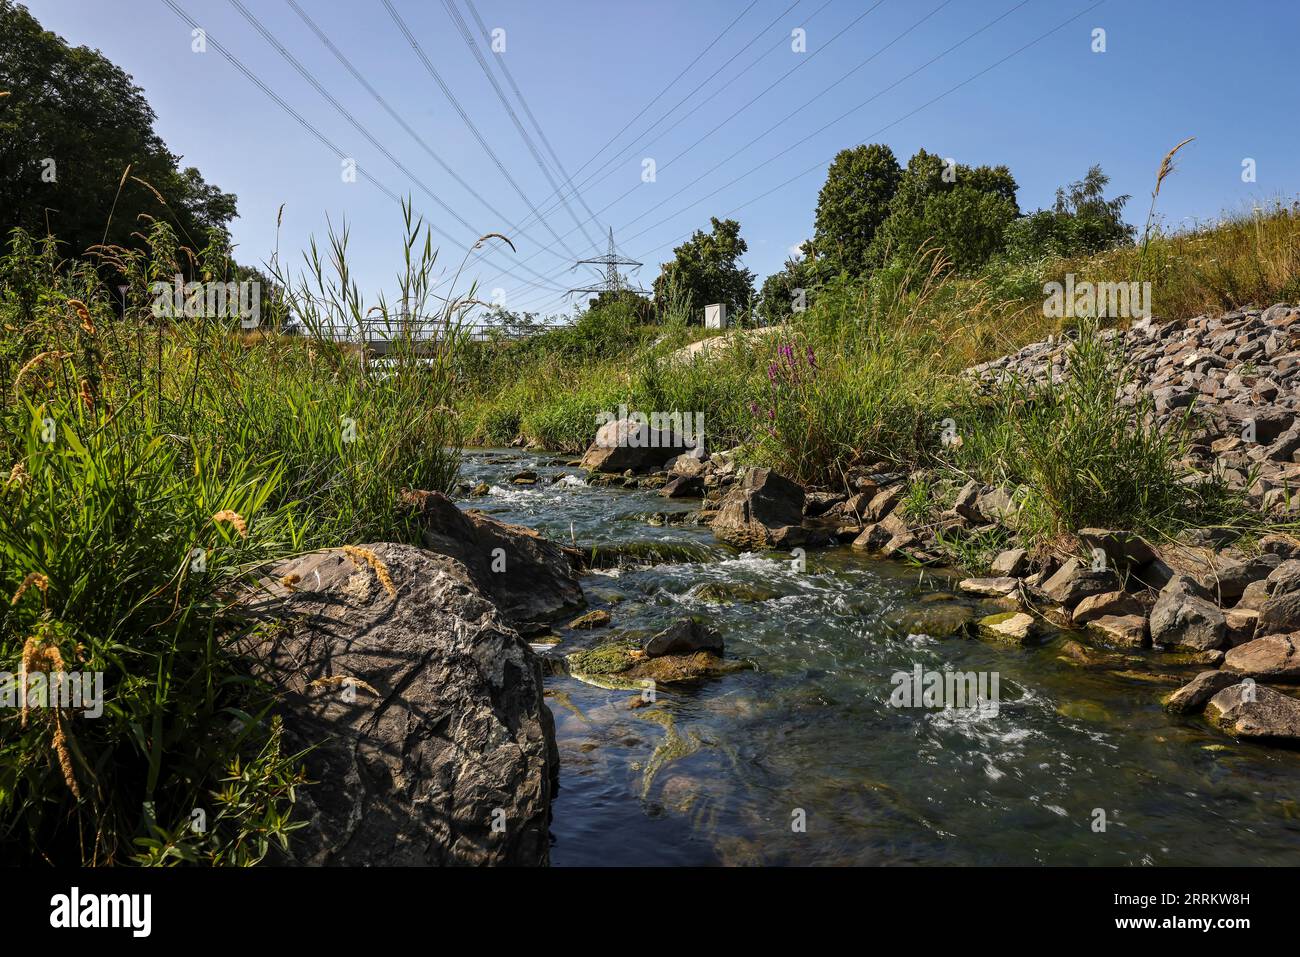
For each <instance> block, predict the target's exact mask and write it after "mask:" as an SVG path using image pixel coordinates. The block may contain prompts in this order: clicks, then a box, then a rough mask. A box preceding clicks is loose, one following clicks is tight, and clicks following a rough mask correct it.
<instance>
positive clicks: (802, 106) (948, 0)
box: [521, 0, 1030, 262]
mask: <svg viewBox="0 0 1300 957" xmlns="http://www.w3.org/2000/svg"><path fill="white" fill-rule="evenodd" d="M952 2H953V0H943V2H942V3H940V4H939V5H938V6H937V7H935V8H934V9H933V10H931V11H930V12H929V13H927V14H926V15H925V16H923V17H922V18H921V19H919V20H917V21H916V22H915V23H913V24H912V25H911V26H910V27H908V28H907V29H906V30H904V31H903V32H902V33H900V34H898V36H896V37H894V39H892V40H890V41H889V42H888V43H886V44H885V45H884V46H882V47H881V48H880V49H878V50H876V52H875V53H873V54H871V56H869V57H867V58H866V59H865V60H863V61H862V62H861V63H859V64H858V65H857V66H855V67H854V68H853V69H851V70H849V71H848V72H847V73H845V74H844V75H843V76H841V77H840V78H839V79H838V80H836V81H835V82H834V83H832V84H830V85H829V86H827V87H825V88H823V89H822V90H820V91H819V92H818V93H816V94H814V95H813V96H811V97H809V98H808V99H807V100H805V101H804V102H803V103H801V104H800V105H799V106H797V107H795V108H794V109H793V110H791V111H790V112H789V113H787V114H786V115H785V116H783V117H781V119H779V120H777V121H776V122H775V123H773V124H772V125H771V126H769V127H768V128H767V129H765V130H764V131H763V132H762V133H759V134H758V136H755V137H754V138H753V139H751V140H750V141H749V142H748V143H746V144H745V145H744V146H742V147H740V148H739V149H737V150H736V151H735V152H733V153H731V154H730V155H728V156H727V157H726V158H725V159H723V160H721V161H720V162H718V163H715V164H714V165H713V166H711V167H710V168H709V169H707V170H705V171H704V172H703V173H701V174H700V175H698V176H695V177H693V179H692V183H693V184H694V183H698V182H700V181H701V180H703V179H705V178H706V177H708V176H711V175H712V174H713V173H715V172H716V171H717V170H719V169H721V168H722V167H723V166H725V165H726V164H727V163H729V162H731V160H733V159H735V158H736V157H737V156H739V155H740V154H741V153H744V152H745V151H747V150H748V149H749V148H750V147H751V146H753V145H754V144H755V143H757V142H758V141H759V140H761V139H763V138H764V137H765V136H767V135H768V134H770V133H772V132H774V131H776V130H778V129H780V128H781V127H782V126H783V125H784V124H785V123H786V122H787V121H788V120H790V119H791V118H792V117H794V116H796V115H797V114H799V113H801V112H802V111H803V110H805V109H807V108H808V107H809V106H811V105H812V104H813V103H815V102H817V100H819V99H821V98H822V97H823V96H825V95H826V94H827V93H829V92H830V91H831V90H833V89H834V88H835V87H837V86H839V85H840V84H841V83H843V82H844V81H845V80H847V79H848V78H849V77H851V76H853V74H855V73H857V72H858V71H859V70H861V69H862V68H863V67H865V66H866V65H867V64H868V63H870V62H871V61H872V60H874V59H875V58H876V57H878V56H880V54H882V53H884V52H885V51H886V50H888V49H889V48H890V47H892V46H893V45H894V44H895V43H897V42H898V41H900V40H902V39H903V38H904V37H905V36H907V35H908V34H909V33H911V32H912V31H913V30H915V29H916V28H917V27H919V26H921V24H923V23H925V22H926V21H927V20H929V19H930V18H932V17H934V16H935V15H936V14H937V13H938V12H939V11H940V10H942V9H943V8H944V7H946V6H948V5H949V4H951V3H952ZM1029 2H1030V0H1023V2H1022V3H1021V4H1020V5H1019V6H1017V7H1013V8H1012V9H1011V10H1008V11H1007V12H1006V13H1004V14H1002V16H1001V17H998V18H997V19H996V20H993V21H991V22H990V23H987V24H985V25H984V26H983V27H981V28H980V29H979V30H977V31H975V33H972V34H971V35H970V36H968V37H966V39H965V40H962V41H961V43H958V44H955V45H954V46H951V47H949V48H948V49H947V50H945V51H944V52H943V53H940V54H939V55H938V56H936V57H934V58H933V59H931V60H930V61H928V62H927V63H925V64H923V65H922V66H921V67H918V68H917V70H914V71H913V72H912V73H910V74H908V75H907V76H905V77H903V78H902V79H900V80H898V81H897V82H895V83H894V84H893V85H892V86H889V87H886V88H885V89H884V90H881V91H879V92H877V93H876V94H874V95H873V96H872V97H870V98H869V99H867V100H865V101H863V102H862V103H859V104H858V105H857V106H855V107H854V108H853V110H850V111H849V113H852V112H855V111H856V110H860V109H862V107H864V106H866V105H867V104H868V103H870V102H872V100H875V99H877V98H879V97H880V96H882V95H883V94H884V93H886V92H888V91H889V90H890V89H893V87H894V86H898V85H899V84H900V83H902V82H903V81H904V80H907V79H909V78H910V77H912V76H914V75H915V74H916V73H917V72H919V71H920V70H921V69H924V68H925V67H926V66H929V65H930V64H931V63H934V62H935V61H936V60H939V59H941V58H942V57H944V56H947V55H948V54H949V53H951V52H952V51H953V50H955V49H957V47H958V46H961V45H962V43H966V42H967V41H968V40H971V39H973V38H974V37H976V36H978V35H979V34H980V33H982V32H983V31H984V30H987V29H988V28H989V27H991V26H993V25H994V24H995V23H997V22H998V21H999V20H1002V19H1004V18H1006V17H1008V16H1010V15H1011V14H1012V13H1014V12H1015V11H1016V10H1019V9H1020V7H1023V6H1025V4H1027V3H1029ZM750 102H751V103H752V102H753V101H752V100H751V101H750ZM748 105H749V104H746V106H748ZM744 108H745V107H741V109H742V110H743V109H744ZM737 113H739V111H737ZM737 113H733V114H731V116H729V117H727V119H725V120H723V121H722V122H721V123H719V124H718V125H717V126H715V127H714V128H713V129H712V130H710V131H709V132H708V133H706V134H705V135H704V136H702V137H700V138H699V139H698V140H696V141H695V142H694V143H692V144H691V145H690V146H688V147H687V148H686V149H684V150H682V151H681V152H680V153H678V154H677V155H676V156H674V157H673V158H672V159H671V160H669V161H668V162H667V163H665V164H664V166H665V167H666V166H668V165H670V164H671V163H674V162H676V161H677V160H679V159H681V158H682V157H683V156H685V155H686V154H687V153H689V152H691V150H693V149H695V147H697V146H699V145H700V143H702V142H704V140H706V139H708V138H709V136H711V135H713V134H714V133H716V132H717V131H718V130H720V129H722V127H724V126H726V125H727V123H729V122H730V121H731V120H733V119H735V117H736V115H737ZM849 113H845V114H843V115H842V116H840V117H839V118H838V119H836V120H832V121H831V123H832V124H833V123H837V122H839V120H840V119H843V118H844V117H845V116H848V115H849ZM827 125H831V124H827ZM825 129H826V127H825V126H823V127H822V128H821V129H820V130H817V131H816V133H813V134H811V135H813V136H815V135H817V133H820V132H822V130H825ZM804 139H807V137H804ZM795 145H796V146H797V145H798V143H797V142H796V143H795ZM791 148H793V147H791ZM787 152H788V150H787ZM780 155H781V154H779V153H778V154H777V156H774V157H772V159H777V158H778V157H779V156H780ZM769 162H770V160H769ZM634 190H635V187H633V189H631V190H628V191H627V192H626V193H624V194H623V195H622V196H620V197H619V198H618V199H616V200H615V201H614V202H615V203H617V202H621V201H622V200H624V199H626V198H627V197H628V196H629V195H631V193H632V192H633V191H634ZM685 190H686V187H682V189H679V190H678V191H677V192H675V193H673V194H672V196H677V195H680V194H681V193H683V192H685ZM668 198H671V197H668ZM611 205H612V204H611ZM660 205H662V204H660ZM606 208H608V207H606ZM653 210H654V207H652V208H651V209H647V210H646V211H645V212H643V213H641V214H640V215H639V216H636V217H634V218H633V219H630V220H628V221H627V223H626V224H625V225H624V227H623V228H624V229H626V228H627V227H628V226H631V225H632V224H633V223H635V222H638V221H639V220H642V219H644V218H645V217H647V216H649V215H650V213H651V212H653ZM601 212H604V210H601ZM637 235H641V234H640V233H638V234H637ZM521 261H524V262H526V261H527V260H526V259H525V260H521Z"/></svg>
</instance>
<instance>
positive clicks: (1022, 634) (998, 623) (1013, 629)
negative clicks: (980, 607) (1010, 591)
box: [979, 611, 1039, 645]
mask: <svg viewBox="0 0 1300 957" xmlns="http://www.w3.org/2000/svg"><path fill="white" fill-rule="evenodd" d="M979 633H980V636H981V637H984V638H991V639H993V640H994V641H1005V642H1010V643H1011V644H1016V645H1024V644H1028V643H1029V642H1031V641H1033V640H1034V639H1035V638H1037V637H1038V636H1039V627H1038V622H1037V620H1036V619H1035V618H1034V616H1033V615H1029V614H1026V613H1025V612H1023V611H1008V612H1003V613H1002V614H998V615H989V616H987V617H986V618H981V619H980V620H979Z"/></svg>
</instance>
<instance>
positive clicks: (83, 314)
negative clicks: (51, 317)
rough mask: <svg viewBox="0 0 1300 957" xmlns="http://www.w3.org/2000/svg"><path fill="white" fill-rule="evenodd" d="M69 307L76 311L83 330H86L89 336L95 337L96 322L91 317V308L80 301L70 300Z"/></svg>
mask: <svg viewBox="0 0 1300 957" xmlns="http://www.w3.org/2000/svg"><path fill="white" fill-rule="evenodd" d="M68 305H69V306H71V307H72V308H73V309H74V310H75V311H76V313H77V318H78V319H80V320H81V328H82V329H83V330H85V332H86V334H87V335H90V336H93V335H94V334H95V320H93V319H92V318H91V317H90V307H89V306H87V305H86V304H85V303H84V302H82V301H81V300H80V299H69V300H68Z"/></svg>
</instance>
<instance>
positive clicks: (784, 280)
mask: <svg viewBox="0 0 1300 957" xmlns="http://www.w3.org/2000/svg"><path fill="white" fill-rule="evenodd" d="M810 246H811V244H810V243H805V244H804V245H803V247H802V250H803V252H804V253H805V255H803V256H799V257H797V258H796V257H793V256H792V257H790V258H789V259H787V260H786V261H785V266H784V267H783V268H782V269H781V271H780V272H774V273H772V275H770V276H768V277H767V278H766V279H764V280H763V288H762V289H761V290H760V291H759V294H758V306H757V311H758V317H759V319H760V320H761V321H762V323H763V325H766V326H774V325H778V324H780V323H783V322H785V321H787V320H788V319H789V318H790V317H791V316H792V315H794V313H795V312H796V311H799V310H801V309H804V308H807V307H808V306H811V305H812V304H813V301H814V300H815V299H816V296H817V286H818V285H819V284H820V282H821V271H822V269H823V268H826V267H825V264H824V263H823V262H822V261H821V260H819V259H817V258H815V256H814V255H812V254H811V252H810V250H809V247H810Z"/></svg>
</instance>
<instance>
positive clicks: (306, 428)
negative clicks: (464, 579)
mask: <svg viewBox="0 0 1300 957" xmlns="http://www.w3.org/2000/svg"><path fill="white" fill-rule="evenodd" d="M407 234H408V247H409V248H410V249H411V250H412V251H413V255H412V256H411V257H408V269H407V275H406V285H405V287H404V288H408V289H410V290H412V291H413V292H415V293H419V292H420V291H421V290H423V289H427V288H428V285H429V284H428V282H427V280H428V277H429V274H430V273H431V271H432V269H433V266H434V263H433V254H432V252H431V251H430V247H429V246H428V244H427V235H426V234H425V233H424V232H423V231H422V230H421V228H420V226H419V224H414V223H410V222H408V230H407ZM55 248H56V247H55V245H54V243H53V242H48V243H46V244H44V245H37V244H34V243H33V242H32V241H31V240H30V239H29V238H28V237H26V236H25V235H24V234H21V233H17V232H16V233H15V234H14V235H13V236H12V238H11V243H10V246H9V249H8V251H7V254H6V255H5V256H4V258H3V261H0V322H3V326H4V330H5V334H4V338H3V347H2V349H3V352H2V353H0V371H2V372H3V378H4V386H5V388H4V396H3V399H2V400H0V403H2V404H0V461H3V463H4V473H3V475H0V484H2V486H3V487H2V488H0V496H2V497H3V499H4V502H3V508H0V589H2V590H3V592H4V594H5V601H4V602H3V604H2V605H0V656H2V658H3V665H2V667H3V670H5V671H8V672H10V673H12V674H15V675H16V674H18V673H19V672H20V671H22V670H25V671H27V672H29V673H31V672H38V671H44V672H54V671H64V670H66V671H78V672H98V673H101V674H102V680H103V701H104V707H103V714H102V715H101V716H98V717H88V716H86V715H85V714H83V713H82V710H81V709H72V708H59V707H33V708H31V709H28V708H22V709H14V708H6V709H4V710H3V711H2V712H0V857H2V858H3V859H4V860H6V861H7V862H27V861H46V862H50V863H63V864H67V863H73V864H75V863H86V864H109V863H128V862H138V863H177V862H204V863H214V864H248V863H254V862H256V861H258V860H261V859H262V858H263V857H264V855H266V854H267V853H268V850H270V849H271V848H273V847H274V846H275V844H276V843H278V842H283V841H285V840H287V839H288V838H289V833H290V831H291V830H292V829H293V827H294V826H295V825H294V824H293V823H292V820H291V810H292V804H293V797H294V790H295V788H297V787H299V786H301V785H302V783H303V781H302V778H301V774H300V771H299V770H298V761H297V760H296V758H295V755H292V754H287V753H285V752H284V749H283V748H282V747H281V743H280V737H279V733H278V728H277V725H276V723H275V722H274V721H273V720H270V719H269V718H268V716H267V707H268V705H269V701H268V700H267V697H266V695H265V694H264V693H263V690H262V689H261V688H260V687H259V686H258V685H257V684H256V683H255V682H253V681H251V680H250V679H249V678H248V677H247V676H246V675H245V673H244V671H243V669H242V668H241V666H240V664H239V662H237V661H235V660H233V659H231V658H230V657H229V656H228V655H227V653H226V650H225V649H226V646H227V643H228V642H229V641H230V640H231V639H232V638H234V637H237V636H238V635H239V634H240V633H241V630H242V629H243V628H245V627H246V626H245V624H244V623H243V622H242V621H241V620H240V619H239V617H238V616H237V615H236V614H235V613H234V611H233V610H232V604H233V601H234V599H235V597H236V596H237V594H238V593H239V592H240V591H241V589H243V588H245V587H247V586H248V585H249V584H250V583H251V582H252V581H253V580H254V579H255V578H256V576H257V575H258V574H259V573H261V572H263V571H264V570H265V568H266V567H267V565H268V563H270V562H271V561H273V560H275V559H277V558H279V557H281V556H285V555H289V554H293V553H296V552H300V551H303V550H305V549H311V548H315V547H320V546H327V545H341V544H346V543H354V542H359V541H365V540H371V539H388V540H401V539H402V538H403V537H404V536H406V535H407V529H406V527H405V526H406V519H405V516H404V513H403V510H402V505H401V490H402V489H404V488H422V489H444V490H445V489H448V488H450V486H451V485H452V483H453V480H454V477H455V474H456V471H457V468H458V453H457V449H458V446H459V442H460V434H459V427H458V425H457V420H456V418H455V416H454V415H453V414H451V412H450V411H449V410H450V405H451V399H452V391H453V387H454V374H453V369H452V366H453V363H454V349H450V348H449V349H447V350H444V352H443V353H442V354H441V355H440V356H439V357H438V358H436V359H434V360H433V361H431V362H424V361H421V360H420V359H419V358H417V357H415V356H412V355H411V354H410V353H409V352H404V351H402V350H400V349H399V350H398V352H397V354H396V355H395V356H394V358H393V360H392V362H391V363H390V364H389V365H388V366H387V367H386V368H384V369H383V370H378V369H375V368H373V367H367V366H366V365H364V364H362V363H360V362H358V361H357V360H356V357H355V356H354V355H350V354H348V353H347V352H346V351H345V350H343V349H341V348H340V347H339V346H337V345H333V344H330V343H327V342H321V341H313V340H312V339H311V338H310V337H303V336H289V335H283V334H281V333H280V332H278V331H277V329H278V328H279V327H280V325H281V322H282V320H283V319H284V318H285V315H286V313H287V312H288V311H290V310H291V311H292V312H293V314H295V315H297V316H299V317H301V318H302V320H303V321H305V322H307V323H308V324H309V325H310V324H318V323H320V322H323V321H325V320H326V318H327V317H338V316H356V315H365V314H367V312H368V308H367V305H366V304H365V303H364V302H361V301H360V300H359V299H358V297H357V294H356V292H355V291H354V290H353V289H352V288H351V287H350V284H349V282H348V276H347V267H346V242H345V240H344V239H343V238H338V237H332V238H331V243H330V245H329V248H328V253H327V255H326V258H325V260H324V261H323V262H322V261H321V260H320V259H318V258H315V257H314V253H313V255H312V257H310V258H309V259H308V262H307V266H306V269H305V270H304V272H303V273H302V274H301V275H300V276H299V277H298V278H297V279H294V280H292V281H291V280H290V279H289V277H288V276H285V277H283V282H284V284H285V290H284V294H283V295H282V296H281V297H280V298H279V299H277V300H275V301H270V302H263V312H262V322H261V326H260V328H259V329H258V330H257V331H256V332H252V333H246V332H243V331H241V330H240V329H239V326H238V323H231V322H229V321H225V322H220V321H216V320H214V319H211V318H208V319H204V318H187V317H185V316H184V315H175V316H167V315H158V314H156V311H157V310H156V309H155V308H154V307H155V305H156V299H157V297H156V296H155V294H154V293H153V291H151V284H152V283H153V282H155V281H164V282H170V280H171V277H172V276H173V275H175V274H176V273H178V272H182V271H183V272H185V273H186V275H190V276H195V277H197V278H200V279H207V280H220V279H222V278H224V277H225V276H226V275H227V272H228V269H229V267H230V264H229V262H228V260H227V259H226V257H225V255H224V253H223V251H222V250H220V249H219V248H214V247H212V246H209V247H208V248H207V249H202V250H195V249H187V248H185V247H183V246H181V245H180V244H179V243H178V242H177V240H176V239H175V237H174V236H173V234H172V232H171V230H170V229H169V228H168V227H167V226H165V225H163V224H155V225H154V226H153V227H152V229H151V230H150V233H149V236H148V245H147V247H145V248H144V250H142V251H135V252H132V251H127V250H125V249H120V248H100V249H99V250H98V252H99V254H100V255H99V262H98V263H97V264H95V265H92V264H89V263H87V262H63V261H61V260H60V259H59V257H58V255H57V254H56V252H55ZM118 284H124V285H125V286H126V288H125V290H121V289H119V288H117V286H118ZM463 305H464V304H463V303H461V302H459V301H453V302H451V303H447V304H445V306H444V307H443V318H444V319H445V320H446V321H447V322H448V323H450V324H453V325H454V324H455V322H456V316H457V315H458V313H459V312H460V311H461V310H462V308H463ZM375 308H376V309H377V312H378V314H379V315H380V316H385V315H386V314H387V307H386V306H383V305H382V304H381V305H380V306H379V307H375ZM11 599H12V600H11Z"/></svg>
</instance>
